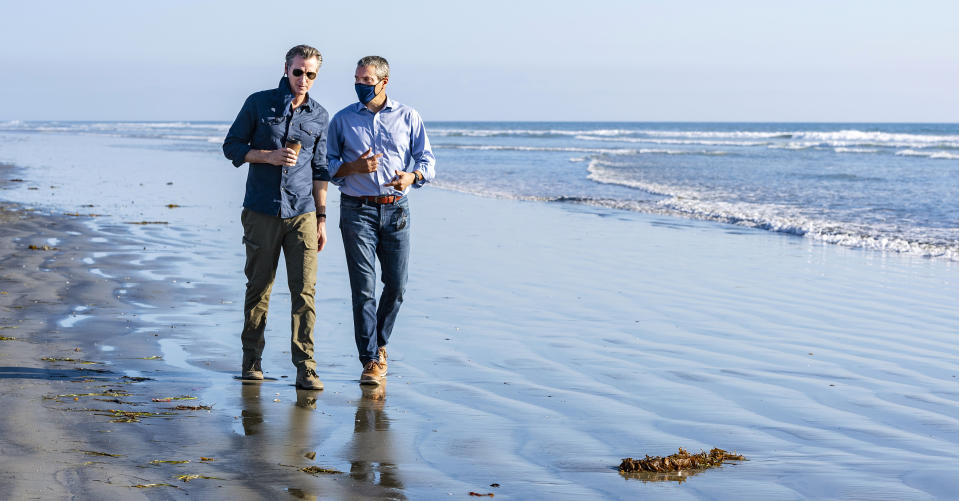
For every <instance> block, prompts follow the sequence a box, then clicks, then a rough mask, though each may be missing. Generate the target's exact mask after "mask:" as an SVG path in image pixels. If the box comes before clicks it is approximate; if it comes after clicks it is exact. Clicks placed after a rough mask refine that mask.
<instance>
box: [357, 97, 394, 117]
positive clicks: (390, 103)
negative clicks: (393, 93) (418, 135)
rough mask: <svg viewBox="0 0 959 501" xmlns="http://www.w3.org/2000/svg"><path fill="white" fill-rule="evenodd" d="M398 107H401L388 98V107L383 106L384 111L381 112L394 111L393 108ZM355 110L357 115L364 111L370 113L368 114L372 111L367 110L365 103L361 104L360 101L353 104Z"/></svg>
mask: <svg viewBox="0 0 959 501" xmlns="http://www.w3.org/2000/svg"><path fill="white" fill-rule="evenodd" d="M398 105H399V103H397V102H396V101H394V100H392V99H390V96H386V106H383V109H382V110H380V111H385V110H392V109H393V108H395V107H397V106H398ZM353 109H354V110H355V111H356V112H357V113H362V112H363V110H366V111H368V112H369V111H370V109H369V108H367V107H366V105H365V104H363V103H361V102H359V101H357V102H355V103H353Z"/></svg>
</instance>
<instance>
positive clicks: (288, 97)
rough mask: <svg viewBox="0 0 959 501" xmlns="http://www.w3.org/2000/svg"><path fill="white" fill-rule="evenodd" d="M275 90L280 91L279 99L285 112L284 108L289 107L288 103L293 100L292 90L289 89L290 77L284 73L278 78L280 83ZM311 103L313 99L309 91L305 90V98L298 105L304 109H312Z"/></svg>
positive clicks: (287, 108)
mask: <svg viewBox="0 0 959 501" xmlns="http://www.w3.org/2000/svg"><path fill="white" fill-rule="evenodd" d="M276 90H277V92H279V93H280V99H282V101H283V110H284V112H286V110H289V109H290V103H291V102H293V91H292V90H290V79H289V78H287V77H286V75H283V77H281V78H280V83H279V85H277V86H276ZM313 104H314V101H313V99H311V98H310V93H309V92H307V93H306V99H305V100H304V101H303V104H301V105H300V107H301V108H303V109H305V110H306V111H313Z"/></svg>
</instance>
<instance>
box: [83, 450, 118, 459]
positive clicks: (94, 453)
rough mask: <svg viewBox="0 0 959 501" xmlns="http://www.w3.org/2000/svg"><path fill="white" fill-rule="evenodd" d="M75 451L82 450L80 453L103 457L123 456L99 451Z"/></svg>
mask: <svg viewBox="0 0 959 501" xmlns="http://www.w3.org/2000/svg"><path fill="white" fill-rule="evenodd" d="M77 452H82V453H84V454H86V455H87V456H104V457H109V458H119V457H123V454H110V453H109V452H100V451H84V450H77Z"/></svg>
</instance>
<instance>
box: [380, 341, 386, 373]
mask: <svg viewBox="0 0 959 501" xmlns="http://www.w3.org/2000/svg"><path fill="white" fill-rule="evenodd" d="M378 353H379V355H380V363H381V364H383V370H384V371H385V370H386V346H380V349H379V350H378Z"/></svg>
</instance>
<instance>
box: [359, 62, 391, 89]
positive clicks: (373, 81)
mask: <svg viewBox="0 0 959 501" xmlns="http://www.w3.org/2000/svg"><path fill="white" fill-rule="evenodd" d="M354 77H355V78H356V80H355V81H354V82H353V83H358V84H363V85H375V86H376V87H375V91H376V94H379V93H380V92H382V91H383V87H381V86H380V83H382V84H383V86H385V85H386V82H389V81H390V78H389V77H386V78H384V79H383V80H380V79H378V78H376V67H374V66H373V65H369V66H357V67H356V75H354Z"/></svg>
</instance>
